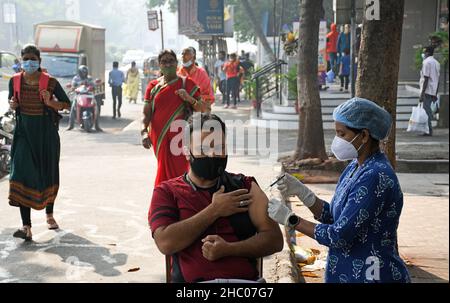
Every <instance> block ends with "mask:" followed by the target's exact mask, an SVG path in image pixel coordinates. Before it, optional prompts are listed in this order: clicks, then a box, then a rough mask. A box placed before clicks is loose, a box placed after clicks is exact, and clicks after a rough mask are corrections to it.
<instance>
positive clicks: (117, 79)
mask: <svg viewBox="0 0 450 303" xmlns="http://www.w3.org/2000/svg"><path fill="white" fill-rule="evenodd" d="M124 82H125V75H124V73H123V72H122V71H121V70H119V62H117V61H115V62H113V70H112V71H110V72H109V80H108V83H109V86H110V87H111V89H112V97H113V119H116V113H117V116H118V117H119V118H120V117H121V116H122V115H121V113H120V108H121V107H122V85H123V84H124ZM117 101H119V103H118V104H117Z"/></svg>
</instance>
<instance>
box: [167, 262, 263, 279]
mask: <svg viewBox="0 0 450 303" xmlns="http://www.w3.org/2000/svg"><path fill="white" fill-rule="evenodd" d="M256 268H257V270H258V276H259V280H262V279H263V273H264V272H263V258H258V259H257V260H256ZM171 280H172V263H171V256H166V283H171Z"/></svg>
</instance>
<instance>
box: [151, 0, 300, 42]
mask: <svg viewBox="0 0 450 303" xmlns="http://www.w3.org/2000/svg"><path fill="white" fill-rule="evenodd" d="M166 3H168V4H169V8H170V11H171V12H176V11H177V9H178V1H177V0H148V2H147V6H148V8H156V7H159V6H162V5H165V4H166ZM277 3H278V5H277V20H280V18H281V10H283V15H284V18H283V23H287V24H291V23H292V21H293V20H294V19H297V18H298V16H299V3H300V0H294V1H291V0H285V1H284V7H283V8H282V9H280V7H281V0H277ZM225 5H234V31H235V32H236V34H237V37H236V38H237V40H238V41H239V42H247V41H249V42H253V43H254V42H255V41H256V36H255V31H254V29H253V25H252V23H251V21H250V19H249V17H248V15H247V13H246V11H245V9H244V6H243V5H242V2H241V1H240V0H225ZM251 5H252V8H253V11H254V13H255V16H256V17H257V18H258V21H259V23H261V24H262V15H263V12H269V13H270V14H271V15H273V11H274V1H273V0H258V1H251Z"/></svg>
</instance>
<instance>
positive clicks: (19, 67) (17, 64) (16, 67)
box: [12, 59, 22, 73]
mask: <svg viewBox="0 0 450 303" xmlns="http://www.w3.org/2000/svg"><path fill="white" fill-rule="evenodd" d="M12 68H13V70H14V72H16V73H20V72H21V71H22V65H21V64H20V61H19V59H14V65H13V66H12Z"/></svg>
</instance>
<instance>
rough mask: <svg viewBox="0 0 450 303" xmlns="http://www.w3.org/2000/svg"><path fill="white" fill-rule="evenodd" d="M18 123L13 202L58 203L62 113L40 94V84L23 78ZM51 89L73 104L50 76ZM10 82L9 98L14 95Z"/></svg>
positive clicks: (41, 206) (34, 205)
mask: <svg viewBox="0 0 450 303" xmlns="http://www.w3.org/2000/svg"><path fill="white" fill-rule="evenodd" d="M21 83H22V84H21V90H20V100H19V108H18V110H17V111H16V113H17V119H16V120H17V124H16V129H15V131H14V140H13V146H12V149H11V174H10V181H9V184H10V187H9V204H10V205H12V206H20V205H22V206H25V207H30V208H33V209H36V210H41V209H44V208H45V207H46V206H47V205H49V204H53V203H54V202H55V199H56V196H57V194H58V190H59V155H60V139H59V134H58V124H59V115H58V113H57V112H55V111H54V110H52V109H50V108H48V107H46V106H45V105H44V104H43V102H42V101H41V100H40V97H39V86H38V85H35V86H34V85H28V84H26V83H25V81H24V79H22V81H21ZM48 90H49V92H50V93H51V94H52V95H53V96H55V97H56V99H58V101H60V102H65V103H68V104H70V99H69V98H68V97H67V95H66V93H65V92H64V90H63V88H62V87H61V85H60V84H59V83H58V81H57V80H56V79H54V78H50V80H49V84H48ZM13 92H14V89H13V81H12V79H11V81H10V83H9V99H11V97H12V95H13Z"/></svg>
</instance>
